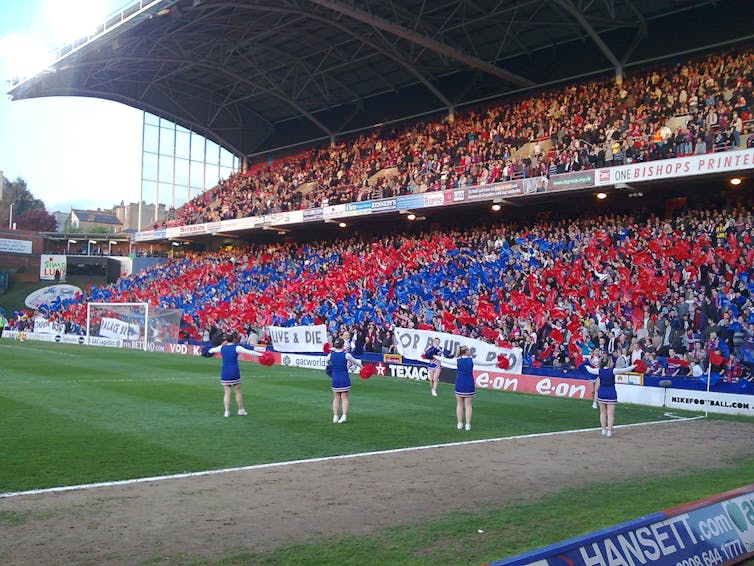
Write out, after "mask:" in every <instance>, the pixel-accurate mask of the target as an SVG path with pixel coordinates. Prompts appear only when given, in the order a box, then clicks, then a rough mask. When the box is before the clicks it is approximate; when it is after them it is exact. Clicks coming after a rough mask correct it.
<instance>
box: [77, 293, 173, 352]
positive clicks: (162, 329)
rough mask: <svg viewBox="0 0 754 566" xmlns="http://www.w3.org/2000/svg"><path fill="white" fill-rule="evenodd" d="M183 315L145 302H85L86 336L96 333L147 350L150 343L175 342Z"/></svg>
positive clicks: (89, 339) (101, 336)
mask: <svg viewBox="0 0 754 566" xmlns="http://www.w3.org/2000/svg"><path fill="white" fill-rule="evenodd" d="M182 315H183V311H182V310H180V309H163V308H158V307H153V306H150V305H149V304H148V303H88V304H87V308H86V336H87V339H88V341H89V343H92V342H94V341H93V340H91V338H92V337H95V338H96V337H99V338H104V339H109V340H114V341H122V342H123V343H126V342H128V345H129V346H130V347H132V348H133V347H135V348H139V349H144V350H148V349H150V348H149V346H150V344H154V343H158V342H160V343H176V342H178V339H179V332H180V328H181V316H182Z"/></svg>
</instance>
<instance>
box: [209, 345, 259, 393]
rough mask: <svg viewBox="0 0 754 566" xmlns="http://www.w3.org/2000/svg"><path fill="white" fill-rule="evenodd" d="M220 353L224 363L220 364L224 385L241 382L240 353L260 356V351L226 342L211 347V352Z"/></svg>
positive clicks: (221, 380)
mask: <svg viewBox="0 0 754 566" xmlns="http://www.w3.org/2000/svg"><path fill="white" fill-rule="evenodd" d="M218 352H219V353H220V356H221V358H222V365H221V366H220V383H222V384H223V385H237V384H239V383H241V370H240V369H239V368H238V354H249V355H251V356H257V357H258V356H259V355H260V354H259V353H258V352H255V351H254V350H249V349H248V348H244V347H243V346H241V345H240V344H225V345H223V346H215V347H214V348H210V350H209V353H210V354H217V353H218Z"/></svg>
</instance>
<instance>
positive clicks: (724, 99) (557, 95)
mask: <svg viewBox="0 0 754 566" xmlns="http://www.w3.org/2000/svg"><path fill="white" fill-rule="evenodd" d="M753 63H754V48H752V47H742V48H737V49H735V50H729V51H725V52H723V53H716V54H711V55H707V56H704V57H699V58H695V59H692V60H688V61H683V62H676V63H672V64H670V63H669V64H665V65H662V66H659V67H655V68H651V69H649V70H646V69H645V70H641V71H638V72H636V73H633V74H627V76H626V77H625V79H624V80H623V82H622V84H616V82H615V80H614V78H612V77H610V78H605V79H603V80H594V81H591V82H584V83H581V84H576V85H571V86H566V87H563V88H559V89H555V90H549V91H544V92H539V93H532V94H526V95H523V96H521V97H520V98H518V99H516V100H511V101H506V102H503V103H498V104H496V105H493V106H489V107H486V108H481V109H476V110H469V111H465V112H463V113H460V114H458V115H457V116H456V117H455V119H453V120H451V119H448V118H444V119H442V120H435V121H432V120H425V121H419V122H416V123H413V124H408V125H401V126H397V127H394V128H388V129H380V130H375V131H372V132H370V133H368V134H364V135H361V136H358V137H355V138H352V139H342V140H337V141H335V142H334V143H332V144H331V145H329V146H327V147H317V148H312V149H310V150H308V151H306V152H304V153H302V154H300V155H298V156H296V157H294V158H289V159H286V160H283V161H281V162H279V163H275V164H273V165H271V166H260V167H254V168H252V169H251V170H250V171H247V172H245V173H237V174H234V175H232V176H231V177H230V178H229V179H227V180H224V181H221V182H220V184H219V185H218V186H217V187H215V188H214V189H212V190H209V191H207V192H205V193H204V194H202V195H200V196H198V197H196V198H195V199H193V200H192V201H190V202H189V203H187V204H186V205H184V206H183V207H181V208H179V209H177V210H175V211H171V215H170V218H169V219H168V220H167V223H168V224H169V225H185V224H194V223H199V222H209V221H217V220H226V219H231V218H240V217H249V216H257V215H261V214H267V213H272V212H281V211H287V210H298V209H305V208H311V207H318V206H325V205H328V204H338V203H345V202H354V201H360V200H370V199H376V198H382V197H389V196H395V195H399V194H414V193H422V192H426V191H437V190H443V189H449V188H458V187H466V186H473V185H478V184H485V183H493V182H497V181H504V180H510V179H516V178H523V177H538V176H549V175H553V174H556V173H564V172H569V171H577V170H581V169H592V168H597V167H603V166H612V165H619V164H624V163H635V162H642V161H649V160H656V159H667V158H672V157H676V156H682V155H689V154H704V153H708V152H712V151H722V150H727V149H731V148H735V147H739V146H742V145H743V144H744V140H745V139H747V140H748V141H747V143H750V142H754V136H750V137H748V138H746V137H745V136H746V134H749V133H751V132H752V128H753V127H754V121H753V120H752V111H753V106H754V85H753V84H752V76H753V75H754V64H753ZM673 118H676V120H675V121H671V119H673ZM671 126H674V128H672V127H671ZM527 144H528V145H527ZM522 148H524V149H526V151H524V150H523V149H522Z"/></svg>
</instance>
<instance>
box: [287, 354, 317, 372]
mask: <svg viewBox="0 0 754 566" xmlns="http://www.w3.org/2000/svg"><path fill="white" fill-rule="evenodd" d="M280 363H281V364H282V365H284V366H292V367H297V368H306V369H321V370H324V369H325V365H326V363H327V356H300V355H298V354H282V355H281V356H280Z"/></svg>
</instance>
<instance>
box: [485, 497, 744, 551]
mask: <svg viewBox="0 0 754 566" xmlns="http://www.w3.org/2000/svg"><path fill="white" fill-rule="evenodd" d="M752 556H754V484H752V485H749V486H746V487H743V488H741V489H737V490H734V491H729V492H726V493H723V494H720V495H718V496H715V497H711V498H708V499H705V500H702V501H698V502H696V503H691V504H689V505H685V506H682V507H678V508H675V509H670V510H666V511H663V512H659V513H653V514H651V515H647V516H646V517H642V518H640V519H636V520H634V521H629V522H627V523H622V524H620V525H616V526H614V527H609V528H607V529H603V530H601V531H597V532H594V533H590V534H588V535H584V536H581V537H577V538H573V539H570V540H567V541H563V542H560V543H556V544H552V545H550V546H546V547H543V548H540V549H537V550H533V551H530V552H526V553H523V554H519V555H518V556H514V557H511V558H507V559H504V560H499V561H496V562H492V563H491V564H492V566H561V565H562V566H565V565H568V566H615V565H618V564H620V565H623V566H637V565H640V564H652V565H661V566H662V565H668V566H713V565H719V564H723V565H726V564H738V563H739V562H741V561H743V560H745V559H746V558H749V557H752Z"/></svg>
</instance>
